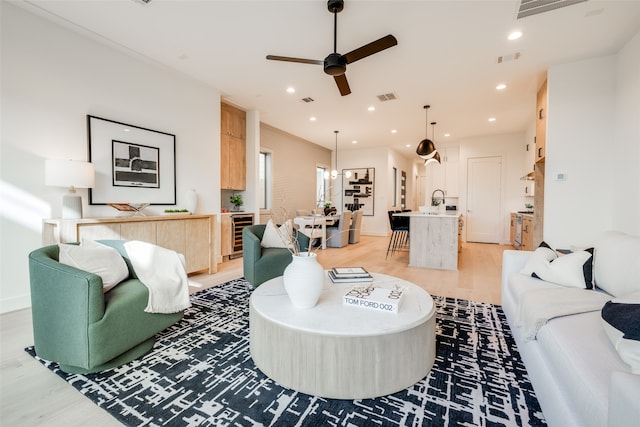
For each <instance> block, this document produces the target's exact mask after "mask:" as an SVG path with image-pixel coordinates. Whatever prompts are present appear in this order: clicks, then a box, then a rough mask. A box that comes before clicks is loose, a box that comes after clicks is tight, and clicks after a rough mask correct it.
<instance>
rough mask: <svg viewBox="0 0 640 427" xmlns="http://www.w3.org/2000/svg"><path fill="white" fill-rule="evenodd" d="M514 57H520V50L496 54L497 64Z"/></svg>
mask: <svg viewBox="0 0 640 427" xmlns="http://www.w3.org/2000/svg"><path fill="white" fill-rule="evenodd" d="M516 59H520V52H516V53H510V54H508V55H502V56H498V64H502V63H503V62H509V61H515V60H516Z"/></svg>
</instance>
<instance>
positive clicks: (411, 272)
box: [0, 236, 513, 427]
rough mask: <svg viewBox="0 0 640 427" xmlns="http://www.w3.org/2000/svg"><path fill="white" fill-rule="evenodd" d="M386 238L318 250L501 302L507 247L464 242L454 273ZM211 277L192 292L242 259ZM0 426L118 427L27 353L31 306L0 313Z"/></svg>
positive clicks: (225, 277) (226, 274)
mask: <svg viewBox="0 0 640 427" xmlns="http://www.w3.org/2000/svg"><path fill="white" fill-rule="evenodd" d="M387 243H388V238H386V237H372V236H362V237H361V240H360V243H358V244H355V245H349V246H346V247H344V248H340V249H338V248H327V249H326V250H319V251H318V260H319V261H320V263H321V264H322V265H323V266H324V267H325V268H330V267H337V266H361V267H364V268H366V269H367V270H369V271H375V272H378V273H384V274H389V275H393V276H397V277H401V278H403V279H405V280H409V281H411V282H413V283H415V284H417V285H419V286H421V287H423V288H424V289H425V290H427V292H429V293H430V294H432V295H441V296H449V297H455V298H463V299H469V300H474V301H482V302H487V303H492V304H500V274H501V268H502V252H503V250H505V249H513V247H512V246H504V245H491V244H481V243H464V244H463V249H462V253H461V254H460V261H459V270H458V271H443V270H430V269H422V268H415V267H408V266H407V263H408V261H409V255H408V253H406V252H400V253H396V254H395V255H393V256H391V255H390V256H389V257H388V258H387V259H385V254H386V251H387ZM218 268H219V270H218V273H216V274H214V275H211V276H209V275H196V276H191V277H190V278H189V279H190V281H191V285H192V286H191V287H190V291H191V292H196V291H199V290H202V289H205V288H209V287H211V286H216V285H218V284H220V283H224V282H227V281H229V280H231V279H235V278H239V277H241V276H242V258H238V259H235V260H232V261H229V262H226V263H223V264H219V265H218ZM0 332H1V341H0V343H1V347H0V356H1V363H0V425H2V426H17V425H20V426H58V425H64V426H65V427H67V426H86V425H91V426H118V425H120V423H119V422H117V421H116V420H115V419H114V418H113V417H111V416H110V415H109V414H107V412H105V411H103V410H102V409H100V408H98V407H97V406H96V405H94V404H93V403H92V402H91V401H90V400H89V399H87V398H85V397H83V396H82V395H81V394H80V393H79V392H77V391H76V390H75V389H74V388H73V387H71V386H69V385H68V384H67V383H66V382H65V381H63V380H62V379H60V378H58V376H56V375H54V374H52V373H51V372H50V371H49V370H48V369H46V368H45V367H43V366H42V365H40V363H38V362H36V361H35V360H34V359H33V358H32V357H31V356H29V355H28V354H27V353H26V352H25V351H24V348H25V347H27V346H29V345H32V344H33V333H32V330H31V310H29V309H25V310H19V311H15V312H11V313H6V314H3V315H2V316H0Z"/></svg>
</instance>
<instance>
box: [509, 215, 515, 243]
mask: <svg viewBox="0 0 640 427" xmlns="http://www.w3.org/2000/svg"><path fill="white" fill-rule="evenodd" d="M516 216H517V215H516V214H515V213H511V220H510V222H509V241H510V242H511V244H512V245H514V244H515V241H516Z"/></svg>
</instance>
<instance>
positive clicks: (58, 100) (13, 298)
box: [0, 1, 220, 312]
mask: <svg viewBox="0 0 640 427" xmlns="http://www.w3.org/2000/svg"><path fill="white" fill-rule="evenodd" d="M1 7H2V13H1V15H2V17H1V18H2V28H1V31H2V49H1V50H2V52H1V54H2V106H1V108H2V112H1V114H2V116H1V120H2V146H1V152H0V153H1V154H0V156H1V158H0V162H1V163H0V164H1V166H2V167H1V170H0V186H1V188H2V193H1V199H2V201H1V209H2V212H1V215H0V233H1V234H0V239H1V243H0V262H1V263H2V265H1V268H0V271H1V272H0V294H1V296H0V312H6V311H10V310H15V309H19V308H23V307H27V306H29V305H30V298H29V275H28V268H27V267H28V264H27V255H28V253H29V252H30V251H31V250H33V249H35V248H38V247H40V246H41V220H42V218H47V217H58V216H60V211H61V199H62V194H63V193H64V192H65V190H64V189H61V188H60V189H58V188H51V187H46V186H45V185H44V159H48V158H63V159H65V158H66V159H76V160H85V159H87V145H88V144H87V130H86V115H87V114H92V115H96V116H99V117H104V118H107V119H112V120H116V121H122V122H125V123H129V124H133V125H137V126H142V127H146V128H149V129H154V130H159V131H164V132H169V133H173V134H175V135H176V180H177V202H178V203H177V205H178V206H180V204H181V203H183V202H182V198H183V196H184V194H185V192H186V190H187V189H190V188H194V189H195V190H196V191H197V192H198V195H199V203H200V204H199V212H218V211H219V208H220V206H219V203H220V195H219V193H220V190H219V188H220V182H219V181H220V180H219V169H218V166H217V165H218V164H219V152H220V149H219V133H220V127H219V126H220V107H219V105H220V96H219V92H218V91H217V90H216V89H214V88H212V87H210V86H206V85H204V84H202V83H199V82H197V81H195V80H193V79H189V78H187V77H185V76H183V75H181V74H178V73H176V72H174V71H171V70H168V69H166V68H163V67H160V66H158V65H156V64H154V63H151V62H148V61H146V60H143V59H140V58H136V57H133V56H131V55H128V54H126V53H123V52H122V51H120V50H115V49H113V48H111V47H107V46H106V45H104V44H101V43H97V42H95V41H93V40H92V39H90V38H87V37H86V36H84V35H79V34H77V33H75V32H73V31H71V30H68V29H66V28H63V27H61V26H58V25H56V24H53V23H51V22H49V21H47V20H44V19H42V18H40V17H37V16H35V15H32V14H30V13H28V12H26V11H24V10H23V9H21V8H18V7H16V6H13V5H11V4H9V3H7V2H4V1H3V2H2V3H1ZM81 194H82V196H83V198H84V203H85V206H84V209H85V216H113V215H115V211H114V210H113V209H112V208H110V207H107V206H86V203H87V191H86V190H81ZM116 201H117V200H116ZM162 209H163V207H159V206H158V207H153V208H150V209H149V210H150V211H151V212H154V211H155V212H160V211H161V210H162Z"/></svg>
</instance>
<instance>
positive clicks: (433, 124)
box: [424, 122, 440, 166]
mask: <svg viewBox="0 0 640 427" xmlns="http://www.w3.org/2000/svg"><path fill="white" fill-rule="evenodd" d="M435 133H436V122H431V141H432V142H431V143H432V144H433V140H434V139H436V138H435V137H434V135H435ZM435 153H436V154H435V155H434V156H433V157H432V158H430V159H427V160H425V162H424V165H425V166H427V165H428V164H429V163H435V162H438V163H440V153H438V152H437V151H435Z"/></svg>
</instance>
